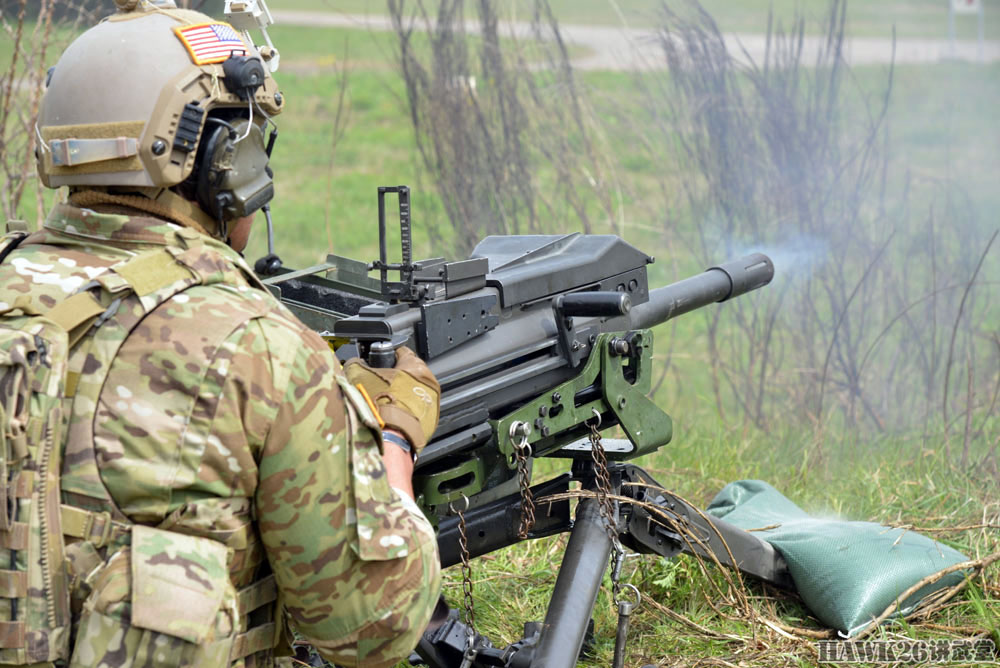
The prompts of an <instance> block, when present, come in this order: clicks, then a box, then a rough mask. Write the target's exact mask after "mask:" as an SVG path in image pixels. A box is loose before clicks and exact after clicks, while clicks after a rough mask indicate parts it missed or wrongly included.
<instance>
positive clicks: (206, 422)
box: [0, 204, 440, 668]
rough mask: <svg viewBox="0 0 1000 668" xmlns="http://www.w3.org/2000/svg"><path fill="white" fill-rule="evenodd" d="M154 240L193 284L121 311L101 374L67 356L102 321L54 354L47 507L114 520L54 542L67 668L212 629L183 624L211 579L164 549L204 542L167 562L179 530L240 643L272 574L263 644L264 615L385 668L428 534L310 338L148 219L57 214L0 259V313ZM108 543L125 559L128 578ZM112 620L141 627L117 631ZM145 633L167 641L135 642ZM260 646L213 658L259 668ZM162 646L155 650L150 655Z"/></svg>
mask: <svg viewBox="0 0 1000 668" xmlns="http://www.w3.org/2000/svg"><path fill="white" fill-rule="evenodd" d="M158 248H159V249H166V250H169V251H170V252H172V253H175V254H176V253H177V251H178V250H183V251H185V253H186V255H185V257H186V258H187V259H186V260H185V261H186V262H188V264H189V265H190V266H191V267H195V268H196V273H197V275H198V276H200V277H201V280H200V282H199V283H198V284H195V285H193V286H191V287H187V288H186V289H184V290H183V291H181V292H178V293H176V294H174V295H173V296H172V297H170V298H168V299H166V301H164V302H163V303H162V304H159V305H158V306H155V308H153V309H152V310H151V311H150V312H149V313H148V314H147V315H143V316H142V317H141V319H138V316H136V321H135V322H133V323H132V324H131V325H129V326H131V327H132V329H131V334H129V335H128V337H127V338H126V339H125V341H124V343H123V344H122V345H121V347H120V349H118V350H117V353H116V354H115V355H114V357H113V360H112V361H111V362H110V364H109V365H108V366H109V368H107V369H101V368H100V367H101V366H102V364H101V362H100V361H99V360H100V355H97V354H91V353H86V354H85V355H84V354H83V353H80V352H77V351H81V350H83V351H86V350H87V345H88V343H87V339H88V337H90V338H93V339H94V341H92V342H91V343H90V345H91V346H93V347H92V348H91V350H92V351H96V350H98V347H99V346H100V345H102V342H101V337H102V334H101V331H102V329H103V328H104V327H108V325H103V326H101V327H97V328H94V329H91V330H90V333H88V334H87V335H86V336H85V337H84V339H83V340H82V341H81V343H79V344H77V346H76V347H75V348H74V353H73V355H74V356H76V357H72V356H71V362H70V367H71V369H72V368H76V369H77V370H78V372H79V382H78V383H77V384H76V386H75V394H74V397H73V399H72V401H73V410H72V415H71V418H70V424H69V427H68V430H67V436H66V442H65V445H64V451H63V458H62V461H63V465H62V474H61V478H60V485H61V489H62V496H63V503H64V504H65V505H68V506H75V507H77V508H81V509H85V510H88V511H92V512H104V513H109V514H110V518H111V519H112V520H114V522H110V521H109V522H108V523H107V524H108V526H109V527H110V526H111V525H112V524H113V525H114V526H113V527H112V528H113V529H114V530H113V531H112V530H111V529H108V528H107V527H105V528H104V530H103V539H104V540H103V541H98V542H96V543H95V541H93V540H91V541H88V540H79V539H72V538H68V539H67V543H68V544H69V545H68V547H67V556H68V558H69V560H70V562H71V563H72V564H73V566H72V568H73V570H74V573H72V574H71V575H72V577H73V580H72V582H73V584H74V589H73V610H74V615H75V617H74V620H75V625H77V626H80V628H79V629H78V631H77V633H76V642H75V647H74V654H73V662H72V663H73V665H92V666H97V665H101V666H108V667H109V668H113V667H114V666H119V665H125V664H124V663H123V661H124V660H125V659H124V656H125V655H131V657H132V659H129V660H134V659H135V657H141V656H143V652H148V654H149V656H153V655H154V654H155V655H156V657H155V658H156V659H157V661H150V662H149V663H148V664H147V663H146V662H144V661H140V662H137V663H136V665H153V664H154V663H155V665H171V662H173V663H174V664H177V663H184V662H185V661H186V659H184V658H183V657H186V656H190V654H184V652H185V651H187V650H185V649H184V646H185V645H186V644H188V645H189V644H190V643H191V642H192V641H194V642H198V641H205V639H206V638H209V637H212V638H214V637H215V635H212V634H206V633H205V632H203V631H204V630H203V629H198V628H191V626H192V624H196V623H197V620H196V619H193V618H192V617H196V615H193V613H191V609H190V606H188V604H186V603H185V602H186V601H188V600H189V598H186V596H187V594H186V593H185V592H187V589H188V588H187V587H186V586H185V582H188V583H190V584H192V587H191V588H190V589H196V588H197V587H203V588H204V587H207V588H208V589H211V588H212V586H215V585H217V584H218V583H215V585H213V584H212V583H211V582H209V583H206V582H203V581H201V580H204V579H205V578H206V577H208V576H206V575H205V573H207V572H209V571H210V570H211V569H210V568H207V567H205V565H204V563H202V564H196V565H200V566H202V567H203V568H202V569H201V571H199V569H198V568H192V567H190V566H191V565H190V564H188V563H185V562H184V560H183V559H182V558H181V556H180V555H182V554H188V553H190V554H196V553H201V552H205V551H206V550H205V548H204V545H202V547H200V548H199V547H191V549H190V550H189V551H188V552H185V549H187V548H188V547H190V546H186V545H185V544H184V540H187V539H188V537H202V538H209V539H211V540H212V541H214V543H209V544H208V546H209V549H208V550H207V553H208V554H207V556H206V557H205V559H206V560H207V561H206V562H205V563H208V562H211V561H212V560H213V559H214V560H215V561H214V562H212V563H215V564H216V565H219V564H224V567H223V568H221V570H222V572H223V573H226V572H228V580H229V582H228V583H225V584H226V586H227V587H229V585H230V583H231V588H232V589H234V590H240V598H239V600H238V602H234V601H235V599H233V600H232V601H230V598H232V597H230V598H226V597H222V600H223V603H221V604H220V605H221V606H222V608H225V606H226V605H227V604H226V603H225V601H230V604H229V610H228V612H229V613H232V614H231V615H230V617H231V618H232V619H230V622H227V623H231V624H232V625H233V626H234V627H235V628H234V629H232V631H233V633H239V632H245V631H246V630H247V629H248V625H252V623H251V622H248V618H251V617H254V616H257V617H260V616H261V611H260V610H258V611H257V612H252V613H251V611H253V610H254V608H258V607H260V605H259V604H260V602H261V601H268V600H270V599H273V598H274V596H273V595H271V596H267V593H266V592H264V591H263V588H261V587H259V586H257V585H259V584H260V583H261V582H262V581H263V579H264V578H269V573H273V582H274V583H276V585H277V588H276V589H277V599H278V601H277V603H275V604H271V607H272V618H273V609H274V607H275V606H280V609H281V610H283V611H284V615H282V614H281V613H279V614H278V618H277V619H276V620H275V619H272V621H277V622H279V623H278V624H277V627H278V628H279V630H276V631H275V633H274V635H275V636H278V635H280V626H281V624H280V622H281V621H282V620H281V617H284V618H285V619H287V621H290V622H291V625H292V626H293V627H294V628H295V629H296V630H297V631H298V632H299V634H300V635H301V636H302V637H304V638H305V639H306V640H308V641H309V642H310V643H311V644H313V645H314V646H315V647H316V648H317V649H318V650H319V651H320V653H321V654H323V655H324V656H325V657H326V658H327V659H329V660H330V661H333V662H335V663H337V664H339V665H342V666H353V665H364V666H390V665H392V664H393V663H394V662H396V661H398V660H399V659H400V658H402V657H405V656H406V654H407V653H408V652H409V651H410V650H411V649H412V647H413V646H415V645H416V642H417V640H418V638H419V634H420V633H421V631H422V630H423V628H424V626H425V625H426V623H427V621H428V618H429V616H430V613H431V610H432V608H433V605H434V602H435V600H436V597H437V592H438V590H439V586H440V575H439V566H438V556H437V550H436V543H435V539H434V534H433V530H432V529H431V527H430V526H429V524H428V523H427V521H426V520H425V518H424V517H423V516H422V514H421V513H420V511H419V509H418V508H417V507H416V505H415V504H414V503H413V502H412V501H410V500H409V499H408V498H406V497H405V496H403V495H401V494H398V493H397V492H396V491H395V490H393V489H391V488H390V487H389V485H388V483H387V481H386V476H385V469H384V467H383V466H382V463H381V458H380V456H379V451H378V443H377V441H376V436H375V434H374V433H373V432H372V430H370V429H369V428H367V427H366V426H365V425H364V424H363V422H362V419H363V418H362V415H361V413H362V410H361V408H357V409H355V407H354V406H352V404H351V402H350V401H348V397H347V396H346V394H345V392H344V390H342V389H341V385H342V383H343V379H342V377H340V366H339V364H338V362H337V361H336V358H335V357H334V356H333V355H332V353H331V352H330V350H329V348H328V347H327V345H326V343H325V342H324V341H323V340H322V339H321V338H320V337H318V336H317V335H316V334H315V333H313V332H312V331H311V330H309V329H308V328H306V327H305V326H304V325H302V324H301V323H300V322H299V321H298V320H297V319H296V318H295V317H294V316H292V315H291V314H290V313H289V312H288V311H287V310H286V309H285V308H284V307H283V306H282V305H281V304H280V303H279V302H278V301H277V300H275V299H274V298H273V297H272V296H271V295H270V294H269V293H268V292H266V290H264V289H263V288H262V287H261V286H260V284H259V283H258V282H257V280H256V278H254V277H253V275H252V272H251V271H250V270H249V269H248V268H247V267H246V265H245V264H244V262H243V260H242V258H241V257H240V256H239V255H238V254H237V253H235V252H234V251H232V250H231V249H230V248H228V247H227V246H225V245H223V244H221V243H219V242H216V241H214V240H211V239H208V238H207V237H204V236H202V235H199V234H197V233H196V232H193V231H192V230H189V229H186V228H182V227H180V226H177V225H175V224H173V223H169V222H166V221H163V220H161V219H158V218H154V217H149V216H135V215H124V214H121V213H99V212H97V211H93V210H89V209H80V208H76V207H73V206H71V205H69V204H60V205H57V206H56V208H55V209H54V210H53V212H52V213H51V215H50V216H49V217H48V219H47V220H46V221H45V223H44V227H43V229H42V230H41V231H39V232H37V233H35V234H32V235H31V236H29V237H28V238H27V239H25V240H24V241H22V242H21V243H20V245H19V246H18V247H17V248H16V249H15V250H14V251H13V252H12V253H11V254H10V255H9V256H8V257H7V258H6V259H5V260H4V261H3V263H2V264H0V309H2V308H5V307H6V306H7V305H8V304H12V303H14V302H15V300H17V299H18V298H19V297H23V296H25V295H27V296H29V297H30V299H31V302H32V304H33V305H34V306H35V307H36V308H37V309H39V310H42V311H44V310H46V309H50V308H52V307H54V306H56V305H57V304H58V303H60V302H61V301H63V300H65V299H66V298H67V297H68V296H70V295H71V294H73V293H75V292H77V291H78V290H80V289H81V288H84V289H85V288H86V286H87V284H88V283H89V282H90V281H92V280H94V279H95V278H100V277H101V276H103V275H105V274H107V272H108V270H109V268H110V267H112V266H113V265H118V266H121V263H123V262H124V261H127V260H129V258H131V257H134V256H136V254H138V253H141V252H143V251H149V250H150V249H158ZM185 249H186V250H185ZM192 271H194V270H192ZM137 280H140V281H141V277H139V278H138V279H137ZM128 317H129V315H128V314H127V313H125V314H119V315H117V316H115V318H114V319H116V320H122V319H123V318H124V320H126V321H127V320H128ZM338 377H340V378H338ZM94 379H100V381H102V382H94ZM63 522H64V525H65V524H66V517H65V513H64V520H63ZM132 523H135V524H137V525H142V527H141V531H140V530H136V529H134V528H130V527H128V525H129V524H132ZM92 524H93V523H91V524H88V525H87V528H88V531H92V532H93V533H95V535H96V530H95V529H93V526H92ZM157 530H160V531H157ZM181 534H183V536H180V535H181ZM70 535H73V534H72V533H71V534H70ZM171 536H180V538H178V540H177V541H174V539H173V538H171ZM174 542H175V543H176V544H171V543H174ZM214 544H217V545H219V546H222V548H220V549H222V550H223V551H221V552H219V551H218V550H216V549H215V548H212V547H211V546H212V545H214ZM95 548H97V549H95ZM123 549H124V550H126V551H127V550H128V549H130V550H131V557H130V559H131V567H129V565H128V564H129V560H128V559H126V558H125V557H123V556H121V555H122V554H123V552H122V550H123ZM116 550H117V552H116ZM199 551H201V552H199ZM150 555H152V556H150ZM116 560H117V562H116ZM118 562H120V563H118ZM171 568H173V569H174V570H175V571H177V573H179V575H176V574H175V575H174V576H171V575H170V569H171ZM202 571H204V572H202ZM144 573H146V574H147V575H143V574H144ZM148 574H152V577H149V579H148V580H144V579H143V578H146V577H147V576H148ZM121 575H125V576H126V577H124V578H122V577H120V576H121ZM128 576H131V578H133V580H134V582H132V583H131V585H130V584H129V578H128ZM178 578H179V579H178ZM185 578H188V580H185ZM223 579H225V578H224V577H223ZM139 580H142V582H140V581H139ZM191 580H197V582H193V583H192V582H191ZM171 582H172V583H174V584H171ZM178 582H180V584H179V585H178V584H177V583H178ZM194 585H197V587H195V586H194ZM130 586H131V587H132V588H133V589H134V591H132V592H131V593H130V592H129V591H128V589H129V587H130ZM255 587H256V588H255ZM122 588H124V589H122ZM119 590H121V591H119ZM247 592H250V593H249V596H245V595H244V594H246V593H247ZM262 592H263V593H262ZM248 597H249V598H250V599H253V603H252V604H250V603H247V598H248ZM199 600H200V599H199ZM129 601H131V604H132V606H133V608H134V609H133V610H131V612H128V611H127V610H126V608H128V606H127V603H128V602H129ZM186 607H187V608H188V609H187V610H186V609H185V608H186ZM140 608H141V610H140ZM222 608H220V612H218V614H217V619H215V620H212V619H208V620H207V621H206V622H205V623H208V624H214V625H215V627H216V628H214V629H213V630H212V633H213V634H216V635H217V634H218V633H225V632H226V631H222V632H220V631H219V629H218V627H219V625H220V622H219V619H222V617H223V616H224V615H222V612H224V610H222ZM123 610H126V612H123ZM236 610H239V613H237V612H236ZM81 611H82V612H81ZM189 613H190V614H189ZM81 614H83V615H84V621H83V622H80V621H79V616H80V615H81ZM213 614H215V613H213ZM88 615H89V616H88ZM265 617H266V616H265ZM129 620H130V622H129ZM128 623H131V625H132V626H133V627H136V626H140V627H141V628H140V631H141V632H142V633H145V635H141V634H140V635H137V636H134V637H133V636H132V635H129V633H131V631H128V632H125V631H123V630H122V629H121V628H118V627H119V626H122V625H127V624H128ZM222 626H225V623H222ZM144 629H146V630H144ZM150 629H151V630H152V631H157V632H164V633H165V634H166V635H167V636H170V638H168V639H167V640H163V639H162V638H160V639H157V638H152V639H150V636H149V631H148V630H150ZM133 630H134V629H133ZM123 633H125V636H124V638H123V636H122V634H123ZM244 635H245V633H244ZM178 638H179V639H181V640H178ZM144 643H145V645H144ZM273 644H274V643H270V642H265V643H264V644H263V645H261V646H260V647H259V648H257V647H249V648H246V647H244V649H246V650H247V651H243V652H239V653H238V654H237V653H233V654H229V657H233V656H239V655H240V654H242V655H245V657H246V658H243V659H240V660H239V661H238V662H237V663H239V664H245V665H248V666H250V665H270V664H271V663H272V662H273V658H272V652H271V651H270V647H272V646H273ZM146 645H148V647H146ZM175 645H176V648H175ZM206 646H207V645H206ZM144 647H146V649H143V648H144ZM164 647H166V648H167V649H164ZM177 648H179V649H177ZM175 649H176V654H175V655H173V656H174V658H172V659H171V658H169V657H166V656H165V655H164V654H163V653H164V652H168V651H175ZM188 649H190V648H188ZM255 649H259V650H261V651H256V652H253V651H250V650H255ZM227 651H228V650H227ZM200 660H204V659H200ZM227 660H228V659H226V658H223V662H225V661H227ZM129 665H131V664H129ZM220 665H225V663H223V664H220Z"/></svg>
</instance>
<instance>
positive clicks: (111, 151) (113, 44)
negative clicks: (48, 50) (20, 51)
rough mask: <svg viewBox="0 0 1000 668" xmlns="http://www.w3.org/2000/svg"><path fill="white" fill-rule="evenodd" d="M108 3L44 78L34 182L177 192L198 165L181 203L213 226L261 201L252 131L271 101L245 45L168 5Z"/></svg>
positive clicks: (262, 175) (270, 111) (274, 94)
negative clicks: (192, 205) (192, 204)
mask: <svg viewBox="0 0 1000 668" xmlns="http://www.w3.org/2000/svg"><path fill="white" fill-rule="evenodd" d="M115 3H116V4H117V5H118V8H119V13H117V14H115V15H113V16H111V17H109V18H107V19H105V20H103V21H102V22H101V23H100V24H98V25H97V26H95V27H94V28H91V29H90V30H88V31H87V32H85V33H84V34H83V35H81V36H80V37H79V38H77V39H76V40H75V41H74V42H73V43H72V44H71V45H70V46H69V48H67V49H66V51H65V53H63V55H62V57H61V58H60V59H59V62H58V63H57V64H56V66H55V68H53V70H52V71H51V72H50V74H49V80H48V82H47V84H46V90H45V94H44V97H43V98H42V103H41V109H40V111H39V117H38V135H39V140H40V141H39V144H40V150H39V151H38V172H39V175H40V177H41V180H42V183H44V184H45V185H46V186H48V187H50V188H56V187H59V186H73V187H87V186H90V187H96V188H101V189H104V188H106V187H117V190H119V191H121V190H122V189H123V188H128V189H131V190H134V191H138V192H150V191H152V190H153V189H163V188H169V187H172V186H177V185H179V184H182V183H183V182H185V180H187V179H188V177H189V176H191V174H192V171H193V170H194V169H195V166H196V160H201V161H203V162H204V165H201V164H199V165H198V168H199V172H200V171H201V170H202V167H204V171H205V173H204V174H196V175H195V178H194V179H193V181H196V182H194V183H192V182H191V181H189V183H188V184H186V185H187V192H186V193H185V194H187V195H189V197H190V199H196V200H197V202H198V204H199V206H200V208H201V210H202V211H204V212H206V213H208V214H209V217H210V218H211V219H212V220H213V221H218V222H223V223H224V222H225V221H226V220H231V219H233V218H235V217H237V216H239V215H245V214H247V213H251V212H252V210H255V209H256V208H259V207H260V205H261V204H263V203H266V202H267V200H269V199H270V197H271V194H272V193H273V186H272V185H271V180H270V170H269V169H268V168H267V153H269V150H266V149H269V148H270V147H266V148H265V145H264V144H265V142H264V122H265V119H266V118H269V117H271V116H274V115H276V114H278V113H279V112H280V111H281V107H282V104H283V100H282V97H281V94H280V93H279V92H278V87H277V84H276V83H275V81H274V79H273V78H272V77H271V74H270V72H269V71H268V68H267V67H266V66H264V65H263V63H262V62H261V60H260V58H259V54H258V53H257V52H256V50H255V49H254V48H253V46H252V45H249V44H247V43H246V42H245V41H244V39H243V37H241V36H240V34H239V33H238V32H237V31H236V30H235V29H234V28H233V27H232V26H230V25H229V24H227V23H223V22H220V21H216V20H215V19H212V18H211V17H209V16H206V15H204V14H201V13H199V12H194V11H189V10H181V9H177V8H176V7H175V6H174V3H173V2H172V0H155V1H154V0H115ZM251 121H252V122H251ZM209 139H211V140H212V147H211V149H212V150H211V151H206V150H205V149H204V147H203V146H202V145H203V144H204V143H207V142H208V140H209ZM199 147H202V149H201V150H199ZM206 183H207V185H206Z"/></svg>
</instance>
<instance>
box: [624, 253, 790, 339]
mask: <svg viewBox="0 0 1000 668" xmlns="http://www.w3.org/2000/svg"><path fill="white" fill-rule="evenodd" d="M773 277H774V264H773V263H772V262H771V258H769V257H768V256H766V255H764V254H763V253H754V254H752V255H747V256H746V257H743V258H740V259H738V260H732V261H730V262H726V263H723V264H720V265H718V266H715V267H712V268H711V269H708V270H707V271H705V272H704V273H702V274H698V275H697V276H692V277H691V278H685V279H684V280H682V281H678V282H676V283H671V284H670V285H667V286H664V287H662V288H656V289H654V290H650V291H649V301H648V302H646V303H645V304H640V305H638V306H633V307H632V311H631V313H630V314H629V323H630V325H631V327H632V328H634V329H640V328H646V327H652V326H654V325H658V324H660V323H662V322H666V321H667V320H670V319H671V318H675V317H677V316H679V315H683V314H685V313H688V312H689V311H693V310H695V309H698V308H701V307H702V306H707V305H708V304H711V303H713V302H724V301H726V300H727V299H732V298H733V297H739V296H740V295H742V294H745V293H747V292H750V291H751V290H756V289H757V288H760V287H763V286H765V285H767V284H768V283H770V282H771V279H772V278H773Z"/></svg>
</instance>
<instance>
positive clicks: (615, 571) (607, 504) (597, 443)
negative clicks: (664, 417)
mask: <svg viewBox="0 0 1000 668" xmlns="http://www.w3.org/2000/svg"><path fill="white" fill-rule="evenodd" d="M594 416H595V417H596V418H597V419H596V420H595V421H594V422H590V423H588V426H589V427H590V434H589V435H588V438H589V439H590V456H591V458H592V459H593V460H594V483H595V484H594V486H595V491H596V492H597V503H598V506H599V508H600V513H601V518H602V519H603V520H604V530H605V531H606V532H607V534H608V538H609V539H610V540H611V584H612V587H613V591H614V598H615V602H617V601H618V597H619V593H620V592H621V583H620V578H621V571H622V565H623V564H624V562H625V548H624V547H622V544H621V540H619V538H618V522H617V520H616V515H617V513H616V512H615V502H614V501H613V500H612V499H611V491H612V490H611V474H610V473H608V457H607V454H606V453H605V451H604V443H602V442H601V432H600V431H599V430H598V427H600V426H601V415H600V413H598V412H597V411H596V410H595V411H594Z"/></svg>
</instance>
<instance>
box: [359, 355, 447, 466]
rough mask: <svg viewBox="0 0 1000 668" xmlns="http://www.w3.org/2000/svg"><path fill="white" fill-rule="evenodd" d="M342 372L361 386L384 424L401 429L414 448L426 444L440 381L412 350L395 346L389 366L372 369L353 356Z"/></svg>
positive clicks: (435, 418) (434, 421)
mask: <svg viewBox="0 0 1000 668" xmlns="http://www.w3.org/2000/svg"><path fill="white" fill-rule="evenodd" d="M344 374H345V375H346V376H347V380H349V381H350V383H351V385H355V386H357V385H360V386H361V387H363V388H364V389H365V391H366V392H367V393H368V396H369V397H371V399H372V401H373V402H375V406H376V408H377V409H378V412H379V415H380V416H381V417H382V421H383V422H384V423H385V426H386V427H389V428H392V429H396V430H398V431H400V432H402V433H403V435H404V436H406V440H408V441H409V442H410V445H412V446H413V449H414V451H416V452H420V450H421V449H422V448H423V447H424V446H425V445H427V441H428V439H430V437H431V434H433V433H434V430H435V429H436V428H437V423H438V411H439V410H440V404H441V385H440V384H438V382H437V379H435V378H434V374H432V373H431V370H430V369H428V368H427V365H426V364H424V361H423V360H422V359H420V358H419V357H417V355H416V354H415V353H414V352H413V351H412V350H410V349H409V348H406V347H405V346H404V347H401V348H399V349H398V350H397V351H396V366H395V367H393V368H392V369H373V368H372V367H370V366H368V365H367V364H365V363H364V362H363V361H362V360H361V359H360V358H358V357H355V358H353V359H350V360H347V362H346V363H345V364H344Z"/></svg>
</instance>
